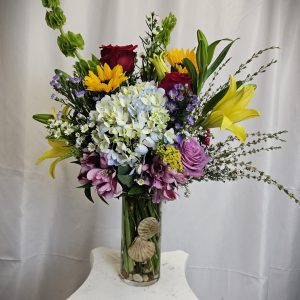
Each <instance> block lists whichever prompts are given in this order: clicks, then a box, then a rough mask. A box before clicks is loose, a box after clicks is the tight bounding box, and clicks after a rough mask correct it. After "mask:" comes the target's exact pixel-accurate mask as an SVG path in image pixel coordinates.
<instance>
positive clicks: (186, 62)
mask: <svg viewBox="0 0 300 300" xmlns="http://www.w3.org/2000/svg"><path fill="white" fill-rule="evenodd" d="M182 63H183V65H184V66H185V67H186V69H187V70H188V72H189V75H190V76H191V78H192V86H193V92H194V93H196V91H197V71H196V68H195V66H194V64H193V63H192V62H191V61H190V60H189V59H188V58H184V59H183V60H182Z"/></svg>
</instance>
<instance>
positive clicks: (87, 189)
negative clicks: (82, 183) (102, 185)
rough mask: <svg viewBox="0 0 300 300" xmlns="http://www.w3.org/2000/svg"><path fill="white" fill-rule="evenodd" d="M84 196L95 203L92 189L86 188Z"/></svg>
mask: <svg viewBox="0 0 300 300" xmlns="http://www.w3.org/2000/svg"><path fill="white" fill-rule="evenodd" d="M84 194H85V196H86V197H87V198H88V199H89V200H90V201H91V202H93V203H94V200H93V198H92V195H91V188H85V189H84Z"/></svg>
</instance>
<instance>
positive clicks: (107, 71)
mask: <svg viewBox="0 0 300 300" xmlns="http://www.w3.org/2000/svg"><path fill="white" fill-rule="evenodd" d="M103 70H104V78H105V79H104V80H108V79H110V78H111V77H112V71H111V68H110V67H109V65H108V64H107V63H105V64H104V69H103ZM102 81H103V80H102Z"/></svg>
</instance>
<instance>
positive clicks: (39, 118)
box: [32, 114, 54, 124]
mask: <svg viewBox="0 0 300 300" xmlns="http://www.w3.org/2000/svg"><path fill="white" fill-rule="evenodd" d="M32 118H33V119H34V120H35V121H38V122H40V123H43V124H47V123H48V120H50V119H54V117H53V115H51V114H37V115H33V116H32Z"/></svg>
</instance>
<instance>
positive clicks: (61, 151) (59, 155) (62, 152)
mask: <svg viewBox="0 0 300 300" xmlns="http://www.w3.org/2000/svg"><path fill="white" fill-rule="evenodd" d="M48 143H49V145H50V146H51V147H52V149H50V150H47V151H45V152H44V153H43V154H42V155H41V156H40V157H39V158H38V159H37V161H36V164H37V165H38V164H40V163H41V162H42V161H43V160H45V159H48V158H56V159H55V160H54V161H53V162H52V163H51V165H50V168H49V173H50V175H51V177H53V178H55V176H54V172H55V167H56V165H57V164H58V163H59V162H60V161H61V160H64V159H66V158H69V157H71V156H73V154H74V151H75V147H74V146H69V145H68V144H67V142H66V141H64V140H48Z"/></svg>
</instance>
